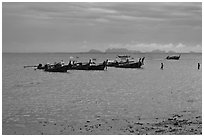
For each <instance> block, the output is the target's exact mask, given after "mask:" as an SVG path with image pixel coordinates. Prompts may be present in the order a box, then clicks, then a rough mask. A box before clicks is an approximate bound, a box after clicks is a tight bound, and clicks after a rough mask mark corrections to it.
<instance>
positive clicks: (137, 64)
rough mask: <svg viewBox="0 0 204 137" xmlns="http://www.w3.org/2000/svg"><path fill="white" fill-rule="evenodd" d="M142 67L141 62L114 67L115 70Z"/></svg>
mask: <svg viewBox="0 0 204 137" xmlns="http://www.w3.org/2000/svg"><path fill="white" fill-rule="evenodd" d="M142 65H143V63H142V62H130V63H122V64H118V65H116V66H115V67H116V68H141V66H142Z"/></svg>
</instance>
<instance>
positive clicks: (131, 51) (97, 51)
mask: <svg viewBox="0 0 204 137" xmlns="http://www.w3.org/2000/svg"><path fill="white" fill-rule="evenodd" d="M86 53H169V54H174V53H178V52H175V51H172V50H170V51H168V52H166V51H164V50H159V49H156V50H152V51H149V52H141V51H137V50H129V49H126V48H108V49H106V50H105V51H100V50H97V49H91V50H89V51H88V52H86ZM188 53H201V52H194V51H190V52H188Z"/></svg>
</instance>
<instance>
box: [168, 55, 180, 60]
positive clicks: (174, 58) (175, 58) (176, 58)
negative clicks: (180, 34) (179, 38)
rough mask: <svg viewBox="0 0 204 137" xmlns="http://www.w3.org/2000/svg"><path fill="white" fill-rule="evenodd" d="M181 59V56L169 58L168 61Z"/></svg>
mask: <svg viewBox="0 0 204 137" xmlns="http://www.w3.org/2000/svg"><path fill="white" fill-rule="evenodd" d="M180 57H181V55H179V56H167V57H166V59H168V60H170V59H172V60H179V59H180Z"/></svg>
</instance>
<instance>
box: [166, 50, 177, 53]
mask: <svg viewBox="0 0 204 137" xmlns="http://www.w3.org/2000/svg"><path fill="white" fill-rule="evenodd" d="M168 53H171V54H174V53H176V52H175V51H172V50H170V51H168Z"/></svg>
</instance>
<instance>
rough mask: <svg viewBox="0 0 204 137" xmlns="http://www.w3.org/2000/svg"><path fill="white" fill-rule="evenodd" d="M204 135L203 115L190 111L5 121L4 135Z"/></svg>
mask: <svg viewBox="0 0 204 137" xmlns="http://www.w3.org/2000/svg"><path fill="white" fill-rule="evenodd" d="M196 134H198V135H202V116H201V114H200V115H199V114H196V113H195V112H191V111H183V112H180V113H177V114H176V113H174V114H171V115H169V116H168V117H163V118H162V117H161V118H158V117H155V118H140V117H137V118H127V117H121V116H99V115H98V116H95V118H94V119H91V120H82V121H68V120H66V121H49V120H46V119H44V120H43V119H42V120H40V119H39V120H37V121H35V122H29V123H20V122H19V123H18V122H15V123H13V122H9V123H4V124H3V128H2V135H196Z"/></svg>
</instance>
